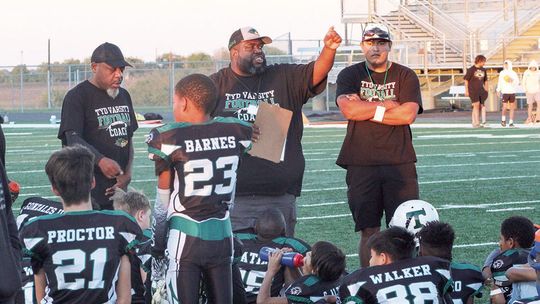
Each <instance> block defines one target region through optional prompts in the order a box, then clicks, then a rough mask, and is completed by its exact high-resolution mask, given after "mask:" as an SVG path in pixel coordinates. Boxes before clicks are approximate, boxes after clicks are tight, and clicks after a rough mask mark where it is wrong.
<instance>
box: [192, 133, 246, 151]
mask: <svg viewBox="0 0 540 304" xmlns="http://www.w3.org/2000/svg"><path fill="white" fill-rule="evenodd" d="M184 144H185V147H186V152H188V153H189V152H200V151H212V150H224V149H234V148H236V140H235V138H234V136H227V137H226V136H220V137H212V138H201V139H194V140H185V141H184Z"/></svg>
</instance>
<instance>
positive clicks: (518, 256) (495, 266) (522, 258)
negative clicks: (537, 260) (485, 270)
mask: <svg viewBox="0 0 540 304" xmlns="http://www.w3.org/2000/svg"><path fill="white" fill-rule="evenodd" d="M528 255H529V250H527V249H524V248H514V249H508V250H505V251H503V252H501V253H500V254H499V255H498V256H496V257H495V258H494V259H493V263H492V264H491V273H492V275H493V281H494V283H495V285H497V286H499V287H500V288H501V290H502V291H503V293H504V297H505V299H506V300H507V301H508V300H510V298H511V296H512V282H510V281H508V278H507V277H506V274H505V273H506V271H507V270H508V269H510V268H511V267H512V266H514V265H522V264H527V263H528V260H527V256H528Z"/></svg>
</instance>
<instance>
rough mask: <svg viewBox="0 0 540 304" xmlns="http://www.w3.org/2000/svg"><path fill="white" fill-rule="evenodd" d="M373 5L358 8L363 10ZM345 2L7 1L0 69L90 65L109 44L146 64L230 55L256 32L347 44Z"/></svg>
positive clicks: (2, 11)
mask: <svg viewBox="0 0 540 304" xmlns="http://www.w3.org/2000/svg"><path fill="white" fill-rule="evenodd" d="M364 1H365V0H358V2H359V3H362V2H364ZM340 7H341V6H340V0H266V1H260V0H221V1H218V0H215V1H212V0H176V1H173V0H144V1H143V0H130V1H127V0H45V1H44V0H1V1H0V66H12V65H18V64H21V62H22V63H24V64H26V65H38V64H40V63H43V62H47V40H48V39H49V38H50V39H51V62H55V61H60V62H61V61H63V60H65V59H68V58H75V59H80V60H83V59H84V58H87V57H90V55H91V53H92V51H93V50H94V49H95V48H96V47H97V46H98V45H99V44H101V43H103V42H105V41H108V42H111V43H114V44H116V45H118V46H119V47H120V48H121V49H122V52H123V53H124V56H130V57H138V58H141V59H143V60H145V61H153V60H155V57H156V54H158V55H160V54H163V53H167V52H173V53H176V54H181V55H189V54H191V53H194V52H199V51H202V52H206V53H208V54H213V53H214V51H216V50H218V49H219V48H221V47H225V46H226V45H227V43H228V39H229V37H230V35H231V34H232V32H233V31H235V30H236V29H238V28H240V27H242V26H246V25H251V26H253V27H255V28H256V29H257V30H258V31H259V33H260V34H261V35H266V36H269V37H272V38H275V37H277V36H281V35H283V34H286V33H288V32H291V35H292V39H322V38H323V37H324V35H325V33H326V31H327V30H328V28H329V27H330V26H332V25H334V26H335V29H336V30H337V31H338V33H340V34H341V35H342V37H344V26H343V24H342V23H341V8H340Z"/></svg>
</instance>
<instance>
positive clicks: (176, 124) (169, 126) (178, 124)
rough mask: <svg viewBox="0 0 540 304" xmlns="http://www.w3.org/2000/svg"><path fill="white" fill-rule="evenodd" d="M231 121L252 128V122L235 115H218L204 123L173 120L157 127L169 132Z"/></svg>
mask: <svg viewBox="0 0 540 304" xmlns="http://www.w3.org/2000/svg"><path fill="white" fill-rule="evenodd" d="M219 122H221V123H230V124H239V125H243V126H245V127H249V128H251V124H250V123H247V122H245V121H242V120H240V119H238V118H234V117H220V116H218V117H216V118H214V119H211V120H207V121H205V122H202V123H198V124H193V123H189V122H173V123H168V124H165V125H163V126H161V127H157V128H156V129H157V130H158V131H159V133H163V132H167V131H170V130H174V129H180V128H187V127H191V126H204V125H210V124H214V123H219Z"/></svg>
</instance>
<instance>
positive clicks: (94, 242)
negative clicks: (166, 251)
mask: <svg viewBox="0 0 540 304" xmlns="http://www.w3.org/2000/svg"><path fill="white" fill-rule="evenodd" d="M141 234H142V232H141V228H140V227H139V225H138V224H137V223H136V221H135V219H134V218H133V217H131V216H128V214H127V213H125V212H121V211H73V212H66V213H63V214H49V215H43V216H39V217H36V218H34V219H32V220H30V221H28V222H27V223H26V224H25V225H24V226H23V227H22V230H21V240H22V241H23V243H24V245H25V253H27V254H29V255H30V256H31V259H32V260H31V261H32V268H33V270H34V273H38V272H39V271H40V270H41V269H43V270H44V272H45V274H46V276H47V287H48V288H47V289H46V294H45V300H46V302H50V303H53V302H61V303H108V302H113V301H114V297H115V288H116V282H117V280H118V271H119V267H120V259H121V257H122V256H123V255H125V254H131V249H132V248H133V247H134V246H135V245H136V244H137V243H138V241H139V240H140V237H141Z"/></svg>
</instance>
